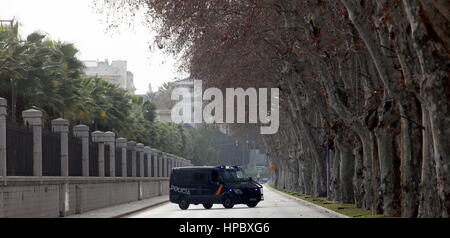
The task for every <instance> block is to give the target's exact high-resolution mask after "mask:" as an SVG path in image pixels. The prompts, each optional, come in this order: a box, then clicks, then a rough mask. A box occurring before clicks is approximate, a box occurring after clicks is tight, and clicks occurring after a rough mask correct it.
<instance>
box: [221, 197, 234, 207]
mask: <svg viewBox="0 0 450 238" xmlns="http://www.w3.org/2000/svg"><path fill="white" fill-rule="evenodd" d="M222 203H223V206H224V207H225V208H233V207H234V202H233V200H232V199H231V198H230V197H225V198H224V199H223V202H222Z"/></svg>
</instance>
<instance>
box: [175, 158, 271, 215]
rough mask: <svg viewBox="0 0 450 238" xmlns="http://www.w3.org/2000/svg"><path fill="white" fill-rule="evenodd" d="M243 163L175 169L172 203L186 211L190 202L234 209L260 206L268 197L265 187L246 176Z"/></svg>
mask: <svg viewBox="0 0 450 238" xmlns="http://www.w3.org/2000/svg"><path fill="white" fill-rule="evenodd" d="M240 174H241V171H240V167H239V166H218V167H213V166H203V167H196V166H194V167H183V168H173V169H172V173H171V176H170V193H169V197H170V202H172V203H177V204H178V205H179V207H180V208H181V209H182V210H185V209H188V208H189V205H190V204H195V205H198V204H202V205H203V207H204V208H206V209H210V208H211V207H212V206H213V204H222V205H223V206H224V207H225V208H233V206H234V205H235V204H246V205H247V206H249V207H256V205H258V203H259V202H260V201H262V200H264V196H263V187H262V185H261V184H259V183H257V182H255V181H253V180H252V179H251V178H242V176H241V175H240Z"/></svg>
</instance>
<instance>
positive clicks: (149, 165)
mask: <svg viewBox="0 0 450 238" xmlns="http://www.w3.org/2000/svg"><path fill="white" fill-rule="evenodd" d="M144 154H146V155H147V177H151V176H152V148H150V147H149V146H146V147H144Z"/></svg>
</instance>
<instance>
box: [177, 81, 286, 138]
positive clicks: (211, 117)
mask: <svg viewBox="0 0 450 238" xmlns="http://www.w3.org/2000/svg"><path fill="white" fill-rule="evenodd" d="M225 91H226V92H225V96H226V99H225V109H226V110H225V111H224V95H223V93H222V91H221V90H220V89H218V88H208V89H206V90H205V91H204V92H203V84H202V81H201V80H194V90H193V92H192V90H191V89H190V88H184V87H179V88H175V89H174V90H173V91H172V96H171V99H172V100H175V101H178V102H177V103H176V105H175V106H174V107H173V108H172V112H171V119H172V122H174V123H208V124H212V123H246V118H247V117H248V123H251V124H257V123H260V124H262V126H261V134H275V133H277V132H278V128H279V126H280V120H279V119H280V117H279V112H280V110H279V107H280V106H279V104H280V98H279V94H280V91H279V89H278V88H271V89H270V111H268V107H269V105H268V102H269V101H268V89H267V88H259V89H258V90H257V89H255V88H247V89H246V90H244V89H242V88H227V89H226V90H225ZM247 98H248V102H249V103H248V107H247V105H246V101H247V100H246V99H247ZM235 99H236V100H235ZM203 101H207V102H208V103H207V104H206V105H203ZM246 108H247V109H248V110H246ZM235 109H236V110H235ZM224 112H225V114H226V115H225V118H224ZM246 112H248V114H247V113H246ZM235 119H237V120H235ZM258 119H259V120H258Z"/></svg>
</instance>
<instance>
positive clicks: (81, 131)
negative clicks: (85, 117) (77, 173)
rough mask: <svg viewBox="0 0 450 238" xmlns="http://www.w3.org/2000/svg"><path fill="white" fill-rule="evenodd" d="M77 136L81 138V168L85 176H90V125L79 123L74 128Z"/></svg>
mask: <svg viewBox="0 0 450 238" xmlns="http://www.w3.org/2000/svg"><path fill="white" fill-rule="evenodd" d="M73 133H74V135H75V137H77V138H81V147H82V154H81V168H82V175H83V177H89V127H88V126H86V125H82V124H80V125H77V126H75V127H74V128H73Z"/></svg>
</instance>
